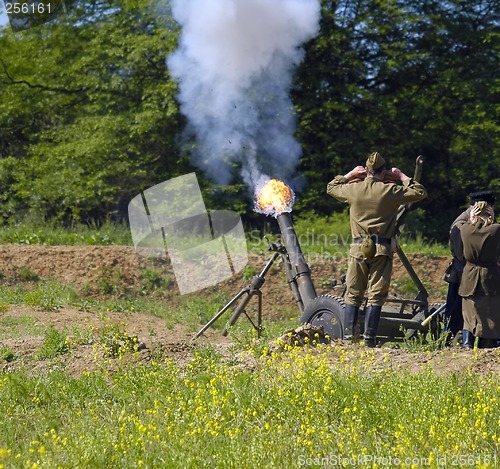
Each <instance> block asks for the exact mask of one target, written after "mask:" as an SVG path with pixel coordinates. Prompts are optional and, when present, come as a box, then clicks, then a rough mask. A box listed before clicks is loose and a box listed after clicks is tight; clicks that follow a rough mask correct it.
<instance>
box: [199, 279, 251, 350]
mask: <svg viewBox="0 0 500 469" xmlns="http://www.w3.org/2000/svg"><path fill="white" fill-rule="evenodd" d="M249 290H250V288H249V287H247V288H244V289H243V290H241V291H240V292H239V293H238V294H237V295H235V296H234V297H233V299H232V300H231V301H230V302H229V303H227V304H226V306H224V307H223V308H222V309H221V310H220V311H219V312H218V313H217V314H216V315H215V316H214V317H213V318H212V319H210V321H208V322H207V323H206V324H205V325H204V326H203V327H202V328H201V329H200V330H199V331H198V332H197V334H196V335H195V336H194V337H193V338H192V339H191V341H194V340H195V339H197V338H198V337H200V335H201V334H203V333H204V332H205V331H206V330H207V329H208V328H209V327H210V326H211V325H212V324H213V323H214V322H215V321H217V319H219V318H220V317H221V316H222V315H223V314H224V313H225V312H226V311H227V310H228V309H229V308H231V306H233V305H234V303H236V302H237V301H238V300H239V298H240V297H241V296H242V295H243V294H245V293H247V294H248V291H249Z"/></svg>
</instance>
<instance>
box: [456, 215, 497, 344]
mask: <svg viewBox="0 0 500 469" xmlns="http://www.w3.org/2000/svg"><path fill="white" fill-rule="evenodd" d="M461 234H462V242H463V246H464V257H465V260H466V261H467V263H466V264H465V267H464V270H463V273H462V280H461V282H460V289H459V294H460V296H461V297H462V298H463V305H462V308H463V316H464V329H467V330H469V331H471V332H472V333H473V334H474V335H475V336H476V337H482V338H485V339H500V224H499V223H493V224H491V225H487V226H484V225H483V224H482V222H479V223H478V224H477V225H472V224H471V223H465V224H464V225H463V226H462V229H461Z"/></svg>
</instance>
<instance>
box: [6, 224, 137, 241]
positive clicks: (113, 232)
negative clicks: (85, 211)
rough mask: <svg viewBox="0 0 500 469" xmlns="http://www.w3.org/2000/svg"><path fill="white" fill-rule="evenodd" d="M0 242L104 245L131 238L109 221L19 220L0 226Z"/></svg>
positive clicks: (127, 230) (123, 227)
mask: <svg viewBox="0 0 500 469" xmlns="http://www.w3.org/2000/svg"><path fill="white" fill-rule="evenodd" d="M0 243H16V244H44V245H54V246H57V245H66V246H73V245H90V246H94V245H97V246H107V245H112V244H119V245H131V244H132V238H131V235H130V229H129V227H128V226H126V225H124V224H121V223H116V222H110V221H109V220H108V221H105V222H104V223H100V224H96V223H90V224H88V225H82V224H77V223H74V224H72V225H71V226H64V225H63V224H61V223H57V222H54V221H52V222H38V223H37V222H35V221H23V222H21V223H15V224H7V225H4V226H2V229H1V230H0Z"/></svg>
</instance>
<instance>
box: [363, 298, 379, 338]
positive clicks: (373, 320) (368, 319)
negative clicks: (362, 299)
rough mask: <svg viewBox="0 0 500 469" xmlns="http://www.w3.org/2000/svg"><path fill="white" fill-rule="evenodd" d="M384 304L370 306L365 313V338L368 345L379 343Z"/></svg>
mask: <svg viewBox="0 0 500 469" xmlns="http://www.w3.org/2000/svg"><path fill="white" fill-rule="evenodd" d="M381 312H382V306H373V305H372V306H369V307H368V309H367V310H366V315H365V332H364V334H363V338H364V339H365V345H366V346H367V347H375V345H376V344H377V329H378V323H379V321H380V313H381Z"/></svg>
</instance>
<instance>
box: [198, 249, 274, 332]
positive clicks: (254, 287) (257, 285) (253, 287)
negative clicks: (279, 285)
mask: <svg viewBox="0 0 500 469" xmlns="http://www.w3.org/2000/svg"><path fill="white" fill-rule="evenodd" d="M268 250H269V251H274V253H273V255H272V257H271V259H269V261H268V262H267V264H266V265H265V267H264V268H263V269H262V271H261V272H260V273H259V274H257V275H254V276H253V278H252V281H251V282H250V285H248V287H246V288H243V289H242V290H241V291H240V292H239V293H237V294H236V295H235V296H234V297H233V298H232V299H231V301H229V302H228V303H227V304H226V305H225V306H224V307H223V308H222V309H221V310H219V312H218V313H217V314H216V315H215V316H214V317H213V318H212V319H210V321H208V322H207V323H206V324H205V325H204V326H203V327H202V328H201V329H200V330H199V331H198V332H197V334H196V335H195V336H194V337H193V338H192V339H191V341H194V340H195V339H197V338H198V337H199V336H200V335H202V334H203V332H205V331H206V330H207V329H208V328H209V327H210V326H211V325H212V324H213V323H214V322H215V321H217V319H219V318H220V317H221V316H222V315H223V314H224V313H225V312H226V311H227V310H228V309H230V308H231V307H232V306H234V305H235V303H236V302H237V301H238V300H239V299H240V298H241V297H243V299H242V300H241V301H240V303H239V304H238V306H237V307H236V308H235V310H234V312H233V315H232V316H231V319H230V320H229V322H228V324H227V326H226V328H225V329H224V330H223V331H222V335H223V336H226V335H227V334H228V330H227V329H228V327H231V326H233V325H234V324H235V323H236V321H237V320H238V318H239V317H240V315H241V314H242V313H243V314H244V315H245V316H246V317H247V319H248V320H249V321H250V323H251V324H252V326H253V327H254V329H255V330H256V331H257V336H258V337H260V334H261V332H262V292H261V291H260V289H261V287H262V285H264V282H265V281H266V280H265V276H266V274H267V272H268V271H269V269H270V268H271V266H272V265H273V264H274V261H275V260H276V259H277V258H278V257H279V256H280V255H281V254H282V252H283V250H284V248H283V246H281V244H280V243H276V244H269V246H268ZM254 296H257V299H258V304H257V324H255V323H254V321H252V319H251V318H250V316H249V315H248V314H247V312H246V307H247V305H248V303H249V302H250V300H251V299H252V298H253V297H254Z"/></svg>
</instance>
